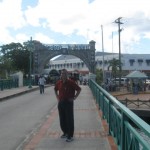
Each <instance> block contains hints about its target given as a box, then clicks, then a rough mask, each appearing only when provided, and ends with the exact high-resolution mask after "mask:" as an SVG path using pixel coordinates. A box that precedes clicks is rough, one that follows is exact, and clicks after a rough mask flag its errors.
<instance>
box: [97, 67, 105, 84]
mask: <svg viewBox="0 0 150 150" xmlns="http://www.w3.org/2000/svg"><path fill="white" fill-rule="evenodd" d="M102 82H103V71H102V69H96V83H97V84H99V85H101V83H102Z"/></svg>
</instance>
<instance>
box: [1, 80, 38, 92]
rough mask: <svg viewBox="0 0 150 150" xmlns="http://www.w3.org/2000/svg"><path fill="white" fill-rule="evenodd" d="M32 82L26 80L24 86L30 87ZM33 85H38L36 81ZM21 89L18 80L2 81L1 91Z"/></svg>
mask: <svg viewBox="0 0 150 150" xmlns="http://www.w3.org/2000/svg"><path fill="white" fill-rule="evenodd" d="M29 82H30V80H29V79H24V80H23V86H28V85H29ZM31 84H32V85H37V84H36V82H35V80H33V79H32V80H31ZM17 87H19V85H18V80H17V79H16V80H12V79H6V80H0V90H1V91H3V90H5V89H11V88H17Z"/></svg>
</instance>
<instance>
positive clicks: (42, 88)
mask: <svg viewBox="0 0 150 150" xmlns="http://www.w3.org/2000/svg"><path fill="white" fill-rule="evenodd" d="M45 82H46V80H45V78H44V77H43V76H42V75H41V76H40V78H39V87H40V94H42V93H44V85H45Z"/></svg>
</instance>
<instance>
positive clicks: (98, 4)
mask: <svg viewBox="0 0 150 150" xmlns="http://www.w3.org/2000/svg"><path fill="white" fill-rule="evenodd" d="M22 1H23V0H13V1H12V0H3V1H2V2H0V19H1V22H2V23H1V26H0V32H1V33H3V34H2V35H0V43H6V42H8V41H16V40H18V41H22V40H25V39H26V38H29V36H28V35H29V34H30V33H29V32H24V33H21V32H23V31H20V33H16V35H13V34H12V33H11V31H18V29H23V28H25V27H27V25H30V26H32V27H35V28H38V29H40V28H41V29H46V28H47V30H49V32H50V30H51V31H53V32H57V33H61V34H63V35H65V36H66V35H71V34H77V35H78V36H83V37H85V39H87V42H88V41H90V40H95V41H96V49H97V50H101V44H102V42H101V41H102V40H101V25H103V28H104V30H103V34H104V48H105V51H112V49H113V50H114V52H118V35H117V33H116V32H117V30H118V25H117V24H116V23H113V22H114V21H115V19H117V18H118V17H123V18H122V19H121V21H122V22H123V23H124V24H122V25H121V28H124V30H123V31H122V32H121V46H122V51H124V52H127V51H128V52H130V50H129V49H132V48H133V46H134V44H136V43H137V44H138V43H139V42H140V40H141V38H143V37H144V38H150V28H149V24H150V9H149V0H145V1H144V2H143V0H95V1H93V2H92V3H89V1H88V0H38V3H37V5H36V6H35V5H34V7H32V6H28V8H27V9H26V10H25V11H22V8H21V5H22ZM112 32H114V33H115V34H114V36H113V48H112ZM33 36H34V37H33V38H34V39H37V40H40V41H41V42H42V41H43V42H44V43H45V42H47V43H54V42H55V41H57V39H51V38H50V37H48V36H47V35H45V34H44V33H42V31H41V30H38V33H36V31H35V33H34V35H33ZM62 41H63V40H62ZM73 42H74V43H77V41H75V40H74V41H73ZM64 43H67V41H64Z"/></svg>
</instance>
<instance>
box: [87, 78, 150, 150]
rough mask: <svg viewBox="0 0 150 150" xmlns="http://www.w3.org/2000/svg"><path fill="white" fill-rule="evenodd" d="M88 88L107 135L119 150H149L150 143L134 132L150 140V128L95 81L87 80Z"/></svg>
mask: <svg viewBox="0 0 150 150" xmlns="http://www.w3.org/2000/svg"><path fill="white" fill-rule="evenodd" d="M89 87H90V88H91V91H92V93H93V96H94V97H95V100H96V103H97V104H98V106H99V109H101V111H102V114H103V119H106V121H107V123H108V126H109V135H111V136H112V137H113V138H114V141H115V143H116V145H117V147H118V149H119V150H149V149H150V141H148V140H146V139H145V138H144V137H143V136H141V134H140V133H139V132H138V131H137V130H136V129H138V130H140V131H141V132H142V133H143V134H144V135H145V136H146V137H148V138H149V139H150V126H149V125H148V124H147V123H146V122H144V121H143V120H142V119H141V118H139V117H138V116H137V115H136V114H134V113H133V112H132V111H131V110H129V109H128V108H127V107H126V106H124V105H123V104H121V103H120V102H119V101H118V100H117V99H116V98H115V97H113V96H112V95H110V94H109V93H108V92H107V91H105V90H104V89H103V88H102V87H100V86H99V85H98V84H97V83H96V82H95V81H93V80H89Z"/></svg>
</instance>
